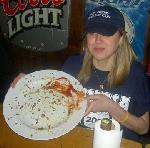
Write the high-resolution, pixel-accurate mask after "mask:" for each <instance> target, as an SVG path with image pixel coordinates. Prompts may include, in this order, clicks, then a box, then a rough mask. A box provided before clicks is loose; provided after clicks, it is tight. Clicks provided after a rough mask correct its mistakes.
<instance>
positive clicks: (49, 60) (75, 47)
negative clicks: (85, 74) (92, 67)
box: [12, 0, 84, 73]
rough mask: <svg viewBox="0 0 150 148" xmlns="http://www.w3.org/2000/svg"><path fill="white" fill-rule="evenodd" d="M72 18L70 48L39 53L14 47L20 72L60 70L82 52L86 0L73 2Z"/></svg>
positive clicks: (14, 55)
mask: <svg viewBox="0 0 150 148" xmlns="http://www.w3.org/2000/svg"><path fill="white" fill-rule="evenodd" d="M71 3H72V4H71V18H70V31H69V46H68V48H67V49H64V50H61V51H57V52H37V51H32V50H28V49H21V48H19V47H13V48H12V51H13V57H14V61H15V63H16V66H17V67H18V70H19V72H26V73H28V72H30V71H34V70H38V69H44V68H53V69H60V68H61V66H62V64H63V62H64V61H65V59H66V58H67V57H68V56H70V55H71V54H74V53H77V52H79V51H80V45H81V37H82V34H83V14H84V13H83V11H84V0H73V1H71Z"/></svg>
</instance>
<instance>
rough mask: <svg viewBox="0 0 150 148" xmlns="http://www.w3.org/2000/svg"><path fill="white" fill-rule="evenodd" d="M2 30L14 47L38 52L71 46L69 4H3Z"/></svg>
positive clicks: (41, 0)
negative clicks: (69, 40)
mask: <svg viewBox="0 0 150 148" xmlns="http://www.w3.org/2000/svg"><path fill="white" fill-rule="evenodd" d="M0 11H1V12H0V27H1V30H2V32H3V34H4V37H5V38H7V39H9V40H10V41H11V42H12V43H14V44H15V45H18V46H20V47H23V48H28V49H31V50H38V51H57V50H61V49H64V48H66V47H67V46H68V36H69V17H70V1H69V0H68V1H67V0H12V1H10V0H0Z"/></svg>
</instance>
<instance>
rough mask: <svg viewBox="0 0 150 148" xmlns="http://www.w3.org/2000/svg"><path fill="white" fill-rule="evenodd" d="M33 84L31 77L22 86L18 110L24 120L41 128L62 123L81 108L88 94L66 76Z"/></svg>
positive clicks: (49, 127) (28, 124) (53, 126)
mask: <svg viewBox="0 0 150 148" xmlns="http://www.w3.org/2000/svg"><path fill="white" fill-rule="evenodd" d="M31 84H32V82H30V81H29V82H28V83H26V84H25V85H24V86H22V88H21V91H22V94H23V96H22V97H21V99H18V103H17V106H16V114H18V117H19V119H20V120H21V121H22V122H23V123H24V124H26V125H27V126H29V127H31V128H35V129H38V130H43V129H49V130H50V129H52V128H55V127H57V126H58V125H60V124H63V123H64V122H65V121H66V120H67V119H68V118H69V116H70V115H71V114H72V112H74V111H75V110H78V109H80V102H81V101H83V97H84V96H85V93H84V92H83V91H79V90H77V89H75V88H74V87H73V85H72V84H71V83H70V81H69V80H68V79H67V78H65V77H61V78H57V79H54V78H49V79H46V81H45V80H43V81H42V80H41V81H40V85H39V84H38V82H37V83H36V87H35V86H34V84H32V85H31ZM19 97H20V96H18V98H19Z"/></svg>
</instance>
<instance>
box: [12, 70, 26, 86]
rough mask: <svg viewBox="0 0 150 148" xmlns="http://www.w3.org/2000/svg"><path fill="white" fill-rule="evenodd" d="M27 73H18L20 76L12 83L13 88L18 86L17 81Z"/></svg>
mask: <svg viewBox="0 0 150 148" xmlns="http://www.w3.org/2000/svg"><path fill="white" fill-rule="evenodd" d="M25 75H26V74H24V73H20V74H18V76H17V77H16V78H15V79H14V80H13V82H12V83H11V85H10V86H11V87H12V88H14V87H15V86H16V84H17V82H18V81H19V80H20V79H21V78H22V77H24V76H25Z"/></svg>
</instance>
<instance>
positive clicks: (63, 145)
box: [0, 104, 142, 148]
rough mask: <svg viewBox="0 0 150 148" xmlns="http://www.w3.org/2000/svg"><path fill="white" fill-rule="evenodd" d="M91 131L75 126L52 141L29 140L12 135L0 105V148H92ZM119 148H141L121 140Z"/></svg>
mask: <svg viewBox="0 0 150 148" xmlns="http://www.w3.org/2000/svg"><path fill="white" fill-rule="evenodd" d="M92 139H93V131H91V130H89V129H86V128H82V127H80V126H76V127H75V128H74V129H73V130H71V131H70V132H69V133H67V134H65V135H63V136H61V137H59V138H57V139H52V140H46V141H42V140H38V141H35V140H30V139H25V138H23V137H21V136H19V135H17V134H16V133H14V132H13V131H12V130H11V129H10V128H9V127H8V125H7V123H6V122H5V119H4V116H3V106H2V104H0V148H92ZM121 148H142V145H141V144H140V143H137V142H135V141H131V140H127V139H122V142H121Z"/></svg>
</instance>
